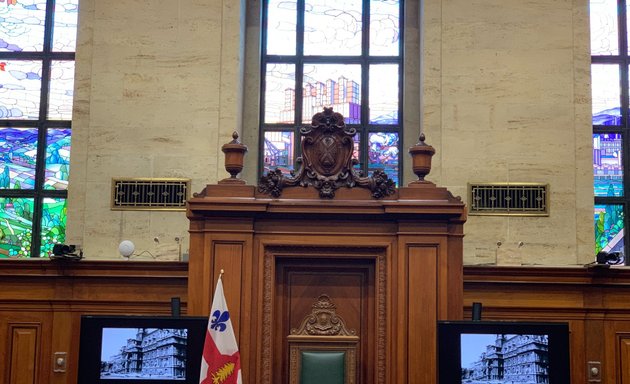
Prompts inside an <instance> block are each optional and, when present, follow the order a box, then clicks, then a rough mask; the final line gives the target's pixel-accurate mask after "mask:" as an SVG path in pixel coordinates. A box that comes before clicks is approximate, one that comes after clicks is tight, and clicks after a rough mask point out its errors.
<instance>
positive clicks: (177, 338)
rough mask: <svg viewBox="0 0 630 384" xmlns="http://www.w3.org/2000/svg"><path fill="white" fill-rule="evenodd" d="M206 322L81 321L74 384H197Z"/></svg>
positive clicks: (153, 319)
mask: <svg viewBox="0 0 630 384" xmlns="http://www.w3.org/2000/svg"><path fill="white" fill-rule="evenodd" d="M207 326H208V318H207V317H157V316H87V315H86V316H82V317H81V340H80V347H79V376H78V383H79V384H122V383H135V384H166V383H169V384H174V383H177V384H193V383H194V384H198V383H199V371H200V367H201V355H202V352H203V344H204V341H205V334H206V329H207Z"/></svg>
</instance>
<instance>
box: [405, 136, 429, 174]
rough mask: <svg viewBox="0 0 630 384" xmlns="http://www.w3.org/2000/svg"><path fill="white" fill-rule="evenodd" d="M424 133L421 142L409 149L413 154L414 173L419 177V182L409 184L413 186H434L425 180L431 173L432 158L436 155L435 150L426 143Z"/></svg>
mask: <svg viewBox="0 0 630 384" xmlns="http://www.w3.org/2000/svg"><path fill="white" fill-rule="evenodd" d="M424 139H425V137H424V133H421V134H420V141H419V142H417V143H416V144H415V145H414V146H413V147H411V148H409V153H410V154H411V159H412V160H411V161H412V168H413V173H415V174H416V176H418V180H416V181H412V182H411V183H409V184H410V185H413V184H433V183H431V182H430V181H427V180H425V179H424V177H425V176H426V175H428V174H429V172H431V158H432V157H433V155H434V154H435V148H433V147H432V146H430V145H429V144H427V143H425V142H424Z"/></svg>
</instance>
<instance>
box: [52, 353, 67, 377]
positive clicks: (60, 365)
mask: <svg viewBox="0 0 630 384" xmlns="http://www.w3.org/2000/svg"><path fill="white" fill-rule="evenodd" d="M67 366H68V353H67V352H55V353H54V354H53V372H66V369H67Z"/></svg>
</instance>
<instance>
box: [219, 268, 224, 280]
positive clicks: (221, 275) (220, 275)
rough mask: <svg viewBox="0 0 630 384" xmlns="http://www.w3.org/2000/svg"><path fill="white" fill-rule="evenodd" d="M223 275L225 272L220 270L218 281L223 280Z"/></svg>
mask: <svg viewBox="0 0 630 384" xmlns="http://www.w3.org/2000/svg"><path fill="white" fill-rule="evenodd" d="M224 273H225V271H224V270H223V269H222V270H221V272H219V279H221V278H223V274H224Z"/></svg>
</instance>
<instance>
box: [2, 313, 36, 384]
mask: <svg viewBox="0 0 630 384" xmlns="http://www.w3.org/2000/svg"><path fill="white" fill-rule="evenodd" d="M8 336H9V339H8V342H9V345H10V347H9V359H8V360H9V362H8V367H9V381H8V383H9V384H36V383H37V381H36V378H37V376H38V373H39V371H38V368H39V355H40V348H41V345H40V339H41V324H37V323H10V324H9V332H8Z"/></svg>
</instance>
